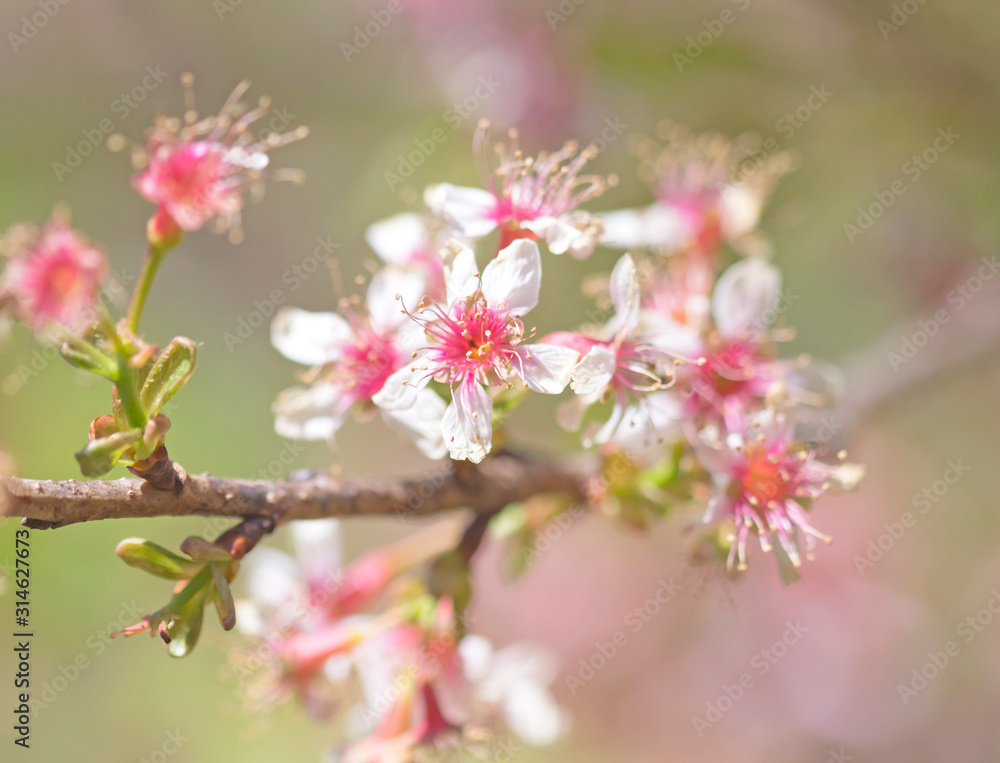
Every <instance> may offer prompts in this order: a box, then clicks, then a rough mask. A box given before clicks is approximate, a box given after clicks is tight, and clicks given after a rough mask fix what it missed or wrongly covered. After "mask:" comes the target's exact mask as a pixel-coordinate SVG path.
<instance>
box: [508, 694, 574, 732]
mask: <svg viewBox="0 0 1000 763" xmlns="http://www.w3.org/2000/svg"><path fill="white" fill-rule="evenodd" d="M503 707H504V717H505V719H506V721H507V725H508V726H510V729H511V731H513V732H514V733H515V734H517V735H518V736H519V737H520V738H521V739H523V740H524V741H525V742H528V743H529V744H532V745H535V746H538V747H543V746H545V745H549V744H552V743H553V742H555V741H556V740H557V739H559V738H560V737H561V736H563V735H564V734H565V733H566V731H567V730H568V728H569V718H568V716H567V713H566V711H565V710H563V709H562V708H561V707H559V705H558V704H556V701H555V699H553V697H552V695H551V694H550V693H549V692H548V690H547V689H545V688H544V687H542V686H540V685H538V684H536V683H529V682H523V683H519V684H517V685H516V686H514V687H513V688H512V689H511V691H510V692H509V693H508V694H507V696H506V697H505V701H504V704H503Z"/></svg>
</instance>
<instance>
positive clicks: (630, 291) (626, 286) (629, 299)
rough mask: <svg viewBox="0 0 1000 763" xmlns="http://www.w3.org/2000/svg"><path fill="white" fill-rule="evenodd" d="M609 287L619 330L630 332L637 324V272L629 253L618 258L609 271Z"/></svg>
mask: <svg viewBox="0 0 1000 763" xmlns="http://www.w3.org/2000/svg"><path fill="white" fill-rule="evenodd" d="M609 288H610V291H611V303H612V304H613V305H614V306H615V314H616V316H617V318H618V325H619V326H620V329H619V330H620V331H622V332H623V333H625V334H631V333H632V332H633V331H635V329H636V327H637V326H638V325H639V274H638V271H637V270H636V268H635V262H634V261H633V260H632V256H631V255H629V254H626V255H624V256H623V257H622V258H621V259H620V260H618V263H617V264H616V265H615V269H614V270H612V271H611V282H610V284H609Z"/></svg>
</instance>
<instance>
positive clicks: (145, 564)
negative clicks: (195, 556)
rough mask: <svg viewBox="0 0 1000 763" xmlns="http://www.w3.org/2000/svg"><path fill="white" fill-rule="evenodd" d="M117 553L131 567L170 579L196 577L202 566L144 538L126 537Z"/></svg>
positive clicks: (116, 550) (119, 545)
mask: <svg viewBox="0 0 1000 763" xmlns="http://www.w3.org/2000/svg"><path fill="white" fill-rule="evenodd" d="M115 553H116V554H117V555H118V557H119V558H120V559H121V560H122V561H123V562H125V564H127V565H128V566H129V567H136V568H137V569H140V570H145V571H146V572H149V573H151V574H153V575H158V576H159V577H161V578H168V579H170V580H186V579H188V578H191V577H194V575H196V574H197V573H198V570H200V569H201V566H202V565H201V564H198V563H197V562H192V561H191V560H190V559H185V558H184V557H182V556H177V554H174V553H172V552H170V551H168V550H167V549H165V548H163V546H158V545H157V544H155V543H152V542H150V541H148V540H144V539H142V538H126V539H125V540H123V541H122V542H121V543H119V544H118V547H117V548H116V549H115Z"/></svg>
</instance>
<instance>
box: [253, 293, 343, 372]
mask: <svg viewBox="0 0 1000 763" xmlns="http://www.w3.org/2000/svg"><path fill="white" fill-rule="evenodd" d="M353 334H354V332H353V330H352V329H351V326H350V324H349V323H348V322H347V321H345V320H344V319H343V318H342V317H340V316H339V315H337V314H336V313H311V312H308V311H307V310H299V309H298V308H294V307H286V308H283V309H281V310H279V311H278V314H277V315H276V316H275V317H274V320H273V321H272V322H271V344H272V345H274V347H275V349H276V350H277V351H278V352H280V353H281V354H282V355H284V356H285V357H286V358H288V359H289V360H294V361H295V362H296V363H302V364H303V365H307V366H318V365H321V364H323V363H329V362H330V361H333V360H336V359H337V358H338V357H340V346H341V345H342V344H343V343H344V342H346V341H348V340H349V339H350V338H351V336H353Z"/></svg>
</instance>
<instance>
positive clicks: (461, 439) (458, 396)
mask: <svg viewBox="0 0 1000 763" xmlns="http://www.w3.org/2000/svg"><path fill="white" fill-rule="evenodd" d="M441 432H442V434H443V435H444V441H445V444H446V445H447V446H448V452H449V453H450V454H451V457H452V458H453V459H455V460H456V461H462V460H468V461H472V462H473V463H475V464H478V463H479V462H480V461H482V460H483V459H484V458H486V454H487V453H489V452H490V448H491V447H492V446H493V400H492V398H490V396H489V395H488V394H487V392H486V390H485V389H483V386H482V385H481V384H479V382H477V381H475V379H473V378H472V377H468V378H467V379H466V380H464V381H462V383H461V384H458V385H457V386H456V387H455V394H454V397H453V399H452V401H451V403H450V404H449V405H448V408H447V410H446V411H445V412H444V420H443V421H442V423H441Z"/></svg>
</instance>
